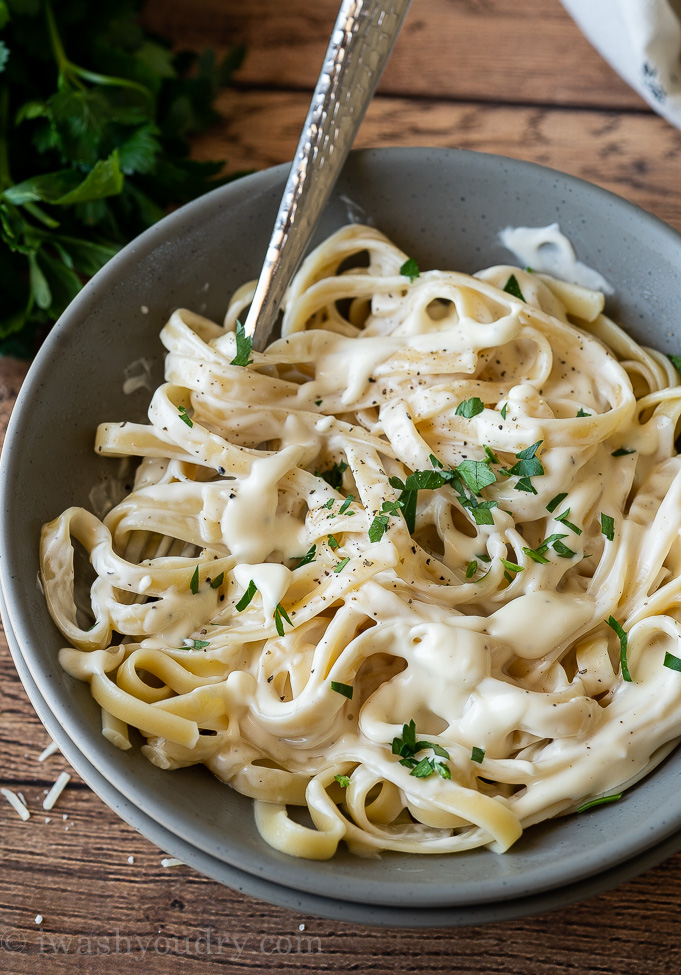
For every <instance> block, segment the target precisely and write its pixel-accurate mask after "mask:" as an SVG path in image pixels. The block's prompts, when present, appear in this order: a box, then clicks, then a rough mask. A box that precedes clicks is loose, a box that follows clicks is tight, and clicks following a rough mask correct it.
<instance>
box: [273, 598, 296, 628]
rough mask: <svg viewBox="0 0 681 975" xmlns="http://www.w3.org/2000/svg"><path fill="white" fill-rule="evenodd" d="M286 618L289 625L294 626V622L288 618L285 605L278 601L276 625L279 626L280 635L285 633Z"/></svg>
mask: <svg viewBox="0 0 681 975" xmlns="http://www.w3.org/2000/svg"><path fill="white" fill-rule="evenodd" d="M284 620H286V622H287V623H288V625H289V626H293V623H292V622H291V620H290V619H289V618H288V613H287V612H286V610H285V609H284V607H283V606H282V605H281V603H277V605H276V606H275V609H274V625H275V626H276V628H277V633H278V634H279V636H283V635H284V623H283V621H284Z"/></svg>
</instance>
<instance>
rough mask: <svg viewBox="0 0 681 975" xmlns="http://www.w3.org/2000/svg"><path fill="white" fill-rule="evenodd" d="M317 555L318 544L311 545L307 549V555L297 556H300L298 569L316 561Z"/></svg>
mask: <svg viewBox="0 0 681 975" xmlns="http://www.w3.org/2000/svg"><path fill="white" fill-rule="evenodd" d="M316 557H317V545H316V544H315V545H311V546H310V548H309V549H308V550H307V552H306V553H305V555H302V556H296V558H298V565H297V566H296V569H299V568H300V567H301V565H308V564H309V563H310V562H314V560H315V559H316Z"/></svg>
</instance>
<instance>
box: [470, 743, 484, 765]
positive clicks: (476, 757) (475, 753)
mask: <svg viewBox="0 0 681 975" xmlns="http://www.w3.org/2000/svg"><path fill="white" fill-rule="evenodd" d="M484 758H485V749H484V748H478V746H477V745H474V746H473V749H472V751H471V762H478V763H481V762H482V761H483V760H484Z"/></svg>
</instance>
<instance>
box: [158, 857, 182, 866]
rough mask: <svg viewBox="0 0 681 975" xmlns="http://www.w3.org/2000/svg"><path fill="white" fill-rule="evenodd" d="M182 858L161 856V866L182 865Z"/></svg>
mask: <svg viewBox="0 0 681 975" xmlns="http://www.w3.org/2000/svg"><path fill="white" fill-rule="evenodd" d="M184 865H185V864H184V860H178V859H177V857H163V859H162V860H161V866H162V867H183V866H184Z"/></svg>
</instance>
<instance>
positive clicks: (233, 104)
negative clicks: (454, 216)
mask: <svg viewBox="0 0 681 975" xmlns="http://www.w3.org/2000/svg"><path fill="white" fill-rule="evenodd" d="M218 107H219V109H220V111H221V113H222V115H223V119H224V120H223V121H222V122H221V123H219V124H218V125H217V126H215V127H214V128H212V129H211V130H210V132H207V133H205V134H204V135H203V136H201V137H199V138H198V139H197V140H196V142H195V153H196V155H197V157H198V158H201V159H221V158H224V159H226V160H227V168H228V170H231V171H234V170H240V169H245V168H255V169H260V168H265V167H267V166H272V165H275V164H276V163H280V162H284V161H287V160H290V159H291V158H292V156H293V154H294V152H295V148H296V145H297V142H298V136H299V134H300V129H301V126H302V124H303V120H304V118H305V114H306V112H307V107H308V96H307V95H306V94H304V93H298V92H235V91H226V92H224V93H223V94H222V95H221V96H220V99H219V102H218ZM355 144H356V146H357V147H361V146H378V145H380V146H388V145H390V146H415V145H428V146H452V147H458V148H462V149H473V150H477V151H482V152H492V153H499V154H501V155H506V156H512V157H514V158H516V159H527V160H530V161H532V162H537V163H541V164H543V165H546V166H551V167H553V168H555V169H559V170H562V171H563V172H567V173H571V174H572V175H574V176H580V177H582V178H583V179H587V180H590V181H591V182H593V183H597V184H598V185H599V186H603V187H605V188H606V189H609V190H612V191H613V192H615V193H618V194H620V195H621V196H624V197H625V198H626V199H628V200H632V201H633V202H634V203H637V204H638V205H639V206H642V207H644V208H645V209H646V210H650V211H651V212H652V213H655V214H656V215H657V216H659V217H661V218H662V219H663V220H666V221H667V222H668V223H670V224H671V225H672V226H674V227H676V228H677V229H679V230H681V195H680V194H679V193H670V192H669V190H670V187H675V186H678V183H679V160H680V159H681V132H679V131H678V130H677V129H674V128H672V126H670V125H669V124H668V123H667V122H665V121H664V120H663V119H661V118H659V117H658V116H657V115H653V114H645V113H630V114H627V113H615V112H603V111H584V110H579V109H550V108H520V107H511V106H500V107H493V106H490V105H478V104H472V103H468V104H456V105H454V104H452V103H448V102H443V101H416V100H412V99H403V98H391V97H385V96H383V97H380V98H377V99H375V100H374V102H373V104H372V105H371V106H370V108H369V111H368V113H367V116H366V118H365V120H364V123H363V125H362V127H361V129H360V132H359V135H358V138H357V141H356V143H355Z"/></svg>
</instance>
